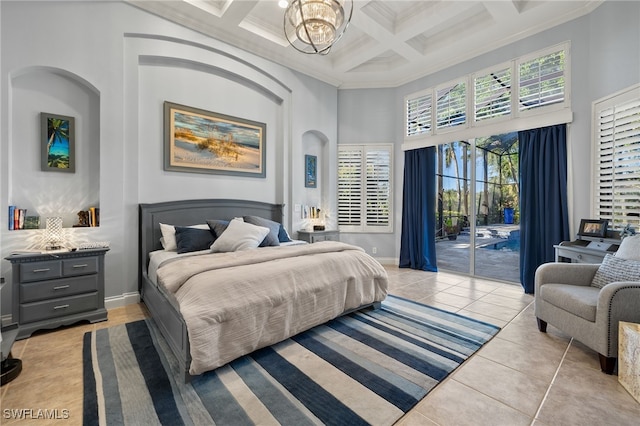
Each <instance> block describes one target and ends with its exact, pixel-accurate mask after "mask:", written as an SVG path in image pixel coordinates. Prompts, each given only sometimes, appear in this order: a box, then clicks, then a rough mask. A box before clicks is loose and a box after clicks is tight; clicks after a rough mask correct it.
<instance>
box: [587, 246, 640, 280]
mask: <svg viewBox="0 0 640 426" xmlns="http://www.w3.org/2000/svg"><path fill="white" fill-rule="evenodd" d="M617 281H640V262H638V261H636V260H628V259H621V258H618V257H615V256H613V255H611V254H607V255H606V256H605V257H604V260H603V261H602V263H601V264H600V266H599V267H598V270H597V271H596V274H595V276H594V277H593V280H592V281H591V286H592V287H597V288H602V287H604V286H605V285H607V284H609V283H614V282H617Z"/></svg>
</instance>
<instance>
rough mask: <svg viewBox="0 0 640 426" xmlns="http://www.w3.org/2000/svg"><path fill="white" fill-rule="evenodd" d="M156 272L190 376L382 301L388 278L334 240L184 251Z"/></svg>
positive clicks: (377, 266)
mask: <svg viewBox="0 0 640 426" xmlns="http://www.w3.org/2000/svg"><path fill="white" fill-rule="evenodd" d="M154 257H155V255H154ZM156 274H157V282H158V285H159V286H160V287H161V288H162V289H163V290H164V291H166V292H167V293H169V294H171V295H173V296H174V297H175V299H176V301H177V302H178V305H179V309H180V312H181V314H182V316H183V318H184V320H185V323H186V325H187V330H188V334H189V343H190V347H191V358H192V361H191V366H190V369H189V372H190V374H201V373H203V372H205V371H208V370H212V369H215V368H217V367H219V366H222V365H224V364H226V363H228V362H229V361H232V360H233V359H235V358H237V357H239V356H242V355H245V354H248V353H250V352H252V351H254V350H256V349H258V348H261V347H264V346H268V345H271V344H274V343H277V342H279V341H282V340H284V339H286V338H288V337H291V336H293V335H295V334H297V333H299V332H301V331H304V330H306V329H309V328H311V327H313V326H315V325H318V324H322V323H324V322H326V321H328V320H330V319H333V318H335V317H337V316H339V315H340V314H342V313H344V312H346V311H349V310H352V309H355V308H358V307H360V306H363V305H367V304H371V303H373V302H379V301H382V300H384V298H385V297H386V295H387V284H388V280H387V274H386V271H385V269H384V268H383V267H382V266H381V265H380V264H379V263H378V262H377V261H376V260H375V259H373V258H372V257H371V256H369V255H367V254H366V253H365V252H364V250H362V249H361V248H359V247H355V246H351V245H348V244H344V243H340V242H334V241H326V242H320V243H314V244H305V245H295V246H288V247H264V248H260V249H255V250H247V251H238V252H231V253H215V254H205V255H193V256H184V257H182V258H177V259H176V260H172V261H170V262H166V261H165V262H164V263H162V264H160V266H159V267H158V269H157V272H156Z"/></svg>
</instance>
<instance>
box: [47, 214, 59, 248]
mask: <svg viewBox="0 0 640 426" xmlns="http://www.w3.org/2000/svg"><path fill="white" fill-rule="evenodd" d="M44 238H45V241H46V249H47V250H58V249H61V248H62V218H61V217H48V218H47V225H46V228H45V229H44Z"/></svg>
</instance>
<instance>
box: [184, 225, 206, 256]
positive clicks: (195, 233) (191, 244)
mask: <svg viewBox="0 0 640 426" xmlns="http://www.w3.org/2000/svg"><path fill="white" fill-rule="evenodd" d="M175 229H176V245H177V246H178V253H189V252H192V251H199V250H207V249H208V248H209V247H211V244H213V241H214V240H215V237H214V236H213V234H212V233H211V231H210V230H208V229H197V228H188V227H183V226H176V227H175Z"/></svg>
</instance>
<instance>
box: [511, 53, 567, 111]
mask: <svg viewBox="0 0 640 426" xmlns="http://www.w3.org/2000/svg"><path fill="white" fill-rule="evenodd" d="M564 58H565V53H564V49H560V50H557V51H555V52H552V53H549V54H546V55H543V56H538V57H536V58H534V59H531V60H525V61H523V62H521V63H520V65H519V67H518V75H519V84H518V96H519V97H518V99H519V103H520V111H525V110H529V109H532V108H539V107H543V106H546V105H552V104H556V103H560V102H564V91H565V78H564V75H565V60H564Z"/></svg>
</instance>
